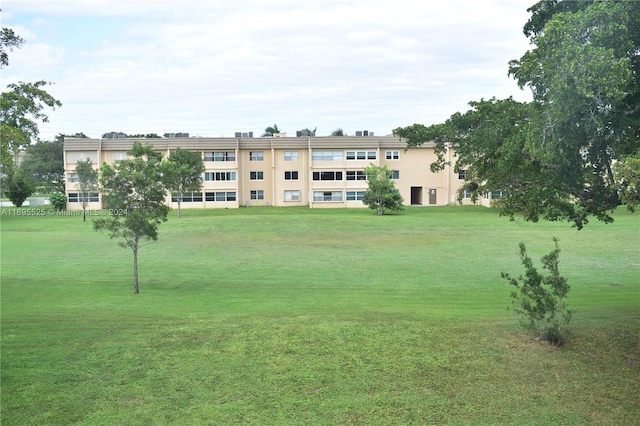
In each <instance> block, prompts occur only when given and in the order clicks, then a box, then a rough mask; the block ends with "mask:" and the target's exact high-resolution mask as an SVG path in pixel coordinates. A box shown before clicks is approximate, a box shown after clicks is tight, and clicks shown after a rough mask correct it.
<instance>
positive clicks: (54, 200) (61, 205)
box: [49, 192, 67, 211]
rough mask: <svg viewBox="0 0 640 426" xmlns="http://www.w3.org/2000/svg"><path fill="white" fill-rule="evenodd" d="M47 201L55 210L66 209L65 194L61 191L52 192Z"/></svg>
mask: <svg viewBox="0 0 640 426" xmlns="http://www.w3.org/2000/svg"><path fill="white" fill-rule="evenodd" d="M49 202H51V205H52V206H53V208H54V209H56V210H57V211H63V210H66V209H67V196H66V195H64V194H63V193H61V192H56V193H53V194H51V195H50V196H49Z"/></svg>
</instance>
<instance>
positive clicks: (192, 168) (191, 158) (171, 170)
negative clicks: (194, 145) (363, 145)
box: [163, 148, 204, 217]
mask: <svg viewBox="0 0 640 426" xmlns="http://www.w3.org/2000/svg"><path fill="white" fill-rule="evenodd" d="M203 173H204V162H203V161H202V157H201V156H200V154H199V153H197V152H193V151H187V150H183V149H180V148H178V149H176V150H175V151H172V152H171V154H170V155H169V158H168V159H167V161H165V162H164V164H163V175H164V181H165V183H166V185H167V188H168V189H169V191H171V192H172V193H173V194H175V195H177V196H178V197H177V198H178V217H180V202H181V200H182V196H183V195H184V194H185V193H187V192H196V191H200V190H201V189H202V174H203Z"/></svg>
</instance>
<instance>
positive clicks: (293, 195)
mask: <svg viewBox="0 0 640 426" xmlns="http://www.w3.org/2000/svg"><path fill="white" fill-rule="evenodd" d="M284 200H285V201H300V191H298V190H290V191H289V190H287V191H284Z"/></svg>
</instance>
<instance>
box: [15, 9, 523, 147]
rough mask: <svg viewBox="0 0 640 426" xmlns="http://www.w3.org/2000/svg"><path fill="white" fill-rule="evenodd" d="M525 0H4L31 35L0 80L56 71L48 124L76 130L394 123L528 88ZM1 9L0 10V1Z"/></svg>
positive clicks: (385, 129)
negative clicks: (55, 103) (521, 63)
mask: <svg viewBox="0 0 640 426" xmlns="http://www.w3.org/2000/svg"><path fill="white" fill-rule="evenodd" d="M528 6H529V5H528V4H527V3H524V2H523V3H522V4H521V5H514V4H513V2H501V1H497V0H494V1H485V2H477V1H472V0H468V1H462V0H454V1H448V2H415V1H405V0H396V1H388V0H367V1H364V0H327V1H318V2H299V1H293V0H278V1H273V0H270V1H258V0H238V1H234V2H227V4H225V3H223V2H209V1H205V0H202V1H180V2H169V1H162V0H159V1H153V2H151V1H140V0H129V1H121V0H111V1H94V0H92V1H90V2H89V1H80V0H76V1H54V0H20V1H16V0H5V2H4V4H3V9H5V10H9V13H8V15H6V16H4V18H6V19H5V23H4V24H5V25H9V26H12V27H14V28H16V29H17V30H19V31H18V32H19V33H20V34H22V35H24V37H25V38H27V39H28V41H29V44H28V46H25V48H23V49H21V50H20V51H19V52H14V53H13V54H12V55H11V56H10V63H11V65H10V67H8V68H6V69H5V70H3V81H10V80H13V79H18V78H19V79H23V80H24V79H28V80H39V79H46V80H51V81H55V82H56V85H55V91H54V90H52V93H53V92H54V93H55V95H56V96H57V97H59V99H60V100H61V101H62V102H63V104H64V105H63V107H62V108H61V109H60V110H58V111H55V112H54V113H52V114H50V118H51V123H50V124H48V125H43V126H42V128H41V129H42V133H43V135H42V136H43V137H51V136H52V135H55V134H56V133H59V132H76V131H84V132H85V133H87V134H89V135H91V136H99V135H100V134H101V133H104V132H106V131H109V130H121V131H126V132H129V133H139V132H144V133H146V132H158V133H164V132H165V131H180V130H181V131H190V132H191V133H193V134H203V135H211V136H219V135H221V134H227V135H230V134H233V132H234V131H236V130H238V131H239V130H242V131H254V132H255V133H260V131H261V130H262V129H263V128H264V127H265V126H267V125H270V124H273V123H278V126H279V127H280V128H282V129H285V130H288V131H289V132H291V133H293V132H294V131H295V130H297V129H298V128H303V127H313V126H318V128H319V134H328V133H330V132H331V131H332V130H333V129H335V128H337V127H342V128H344V129H345V130H347V131H348V132H350V133H353V132H354V131H355V130H359V129H365V128H368V129H370V130H373V131H376V133H377V134H388V133H390V132H391V130H392V129H393V128H395V127H398V126H404V125H408V124H412V123H413V122H422V123H425V124H431V123H434V122H439V121H443V120H444V119H446V118H447V117H448V116H449V115H451V114H452V113H454V112H456V111H458V110H464V109H466V108H467V106H466V103H467V102H468V101H470V100H477V99H479V98H480V97H485V98H487V97H491V96H497V97H506V96H509V95H515V97H516V98H518V99H528V95H527V94H524V93H522V92H520V91H519V90H518V88H517V86H516V84H515V82H513V81H512V80H509V79H508V77H507V62H508V61H509V60H510V59H516V58H518V57H519V56H520V55H522V54H523V53H524V51H525V50H526V48H527V46H528V44H527V40H526V39H525V38H524V36H523V35H522V31H521V29H522V26H523V25H524V23H525V21H526V19H527V13H526V8H527V7H528ZM4 13H5V12H4V10H3V14H4Z"/></svg>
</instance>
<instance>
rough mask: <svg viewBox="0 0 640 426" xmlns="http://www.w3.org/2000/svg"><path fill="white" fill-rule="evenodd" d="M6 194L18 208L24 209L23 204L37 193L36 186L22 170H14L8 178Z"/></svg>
mask: <svg viewBox="0 0 640 426" xmlns="http://www.w3.org/2000/svg"><path fill="white" fill-rule="evenodd" d="M6 182H7V183H6V188H5V192H6V194H7V197H9V200H11V202H12V203H13V204H14V205H15V206H16V207H22V204H23V203H24V202H25V201H26V199H27V198H29V196H30V195H31V194H33V192H34V191H35V186H34V185H33V182H32V181H31V179H30V176H28V175H26V174H25V173H24V171H23V170H22V169H21V168H17V169H15V170H14V169H12V170H11V172H10V174H9V175H8V176H7V178H6Z"/></svg>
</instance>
